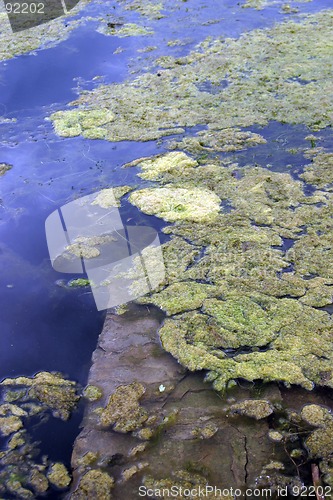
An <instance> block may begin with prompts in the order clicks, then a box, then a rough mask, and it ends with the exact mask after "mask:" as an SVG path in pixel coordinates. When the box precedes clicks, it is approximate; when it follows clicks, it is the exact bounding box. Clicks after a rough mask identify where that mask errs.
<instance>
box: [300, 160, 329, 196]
mask: <svg viewBox="0 0 333 500" xmlns="http://www.w3.org/2000/svg"><path fill="white" fill-rule="evenodd" d="M301 178H302V179H304V180H305V181H306V182H307V183H309V184H313V185H315V186H316V187H318V188H328V187H329V186H330V187H331V190H332V184H333V154H332V153H319V154H317V155H315V156H314V158H313V159H312V163H311V164H310V165H307V166H306V167H305V169H304V173H303V174H301Z"/></svg>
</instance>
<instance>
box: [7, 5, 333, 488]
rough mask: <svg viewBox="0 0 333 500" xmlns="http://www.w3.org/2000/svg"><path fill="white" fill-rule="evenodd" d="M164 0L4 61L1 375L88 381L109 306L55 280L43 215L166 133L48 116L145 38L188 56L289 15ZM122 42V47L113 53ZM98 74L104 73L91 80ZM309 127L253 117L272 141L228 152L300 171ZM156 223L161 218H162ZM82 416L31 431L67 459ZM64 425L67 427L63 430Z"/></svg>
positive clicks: (126, 175) (156, 146)
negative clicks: (55, 121) (112, 25)
mask: <svg viewBox="0 0 333 500" xmlns="http://www.w3.org/2000/svg"><path fill="white" fill-rule="evenodd" d="M217 4H218V6H217ZM165 5H166V10H167V11H168V15H167V16H166V17H165V18H163V19H160V20H158V21H151V23H150V24H151V26H152V28H153V29H155V33H154V34H153V35H149V36H147V37H129V38H118V37H116V36H105V35H103V34H101V33H98V32H97V31H96V28H97V26H98V24H99V23H98V22H97V21H96V20H92V21H89V22H87V23H86V24H84V25H83V26H81V27H79V28H77V29H76V30H74V31H73V32H72V34H71V35H70V37H69V38H68V39H67V40H66V41H64V42H61V43H59V45H57V46H55V47H52V48H48V49H45V50H38V51H36V52H35V53H33V54H26V55H22V56H19V57H16V58H14V59H11V60H9V61H6V62H3V63H1V64H0V111H1V114H2V115H3V117H5V118H7V119H8V118H9V119H12V118H14V119H16V121H15V122H12V123H2V124H1V125H0V162H7V163H9V164H11V165H13V168H12V170H11V171H9V172H7V173H6V175H5V176H4V177H3V178H1V179H0V198H1V206H0V303H1V335H0V379H2V378H4V377H7V376H11V377H12V376H17V375H26V376H31V375H33V374H35V373H36V372H38V371H41V370H48V371H52V370H54V371H61V372H63V373H64V374H66V375H68V377H70V378H72V379H74V380H77V381H78V382H79V383H80V384H82V385H85V383H86V379H87V374H88V370H89V367H90V361H91V354H92V351H93V350H94V348H95V345H96V341H97V337H98V335H99V333H100V331H101V329H102V325H103V321H104V317H105V313H104V312H98V311H97V310H96V307H95V303H94V300H93V297H92V294H91V292H90V290H89V289H88V290H87V289H68V288H62V287H59V286H57V285H56V281H57V280H61V279H65V280H70V279H71V278H75V277H78V275H68V274H66V275H62V274H60V273H57V272H55V271H54V270H53V269H52V267H51V265H50V261H49V258H48V250H47V245H46V238H45V229H44V222H45V219H46V218H47V216H48V215H49V214H50V213H51V212H52V211H53V210H55V209H56V208H58V207H60V206H61V205H63V204H65V203H68V202H69V201H71V200H73V199H75V198H76V197H79V196H83V195H85V194H89V193H91V192H94V191H97V190H100V189H103V188H105V187H114V186H118V185H124V184H129V185H134V184H138V182H139V179H138V177H136V173H137V170H136V168H131V169H121V166H122V165H123V164H124V163H126V162H129V161H131V160H133V159H135V158H139V157H141V156H150V155H153V154H156V153H158V152H161V151H163V150H165V147H164V142H165V141H160V142H159V143H156V142H154V141H152V142H146V143H132V142H119V143H109V142H105V141H99V140H94V141H89V140H85V139H82V138H71V139H60V138H59V137H56V136H55V135H54V133H53V131H52V126H51V123H50V122H48V121H46V120H45V117H46V116H48V115H50V113H51V112H53V111H56V110H58V109H63V108H64V106H65V104H67V103H68V102H69V101H71V100H73V99H75V98H76V96H77V90H78V89H91V88H93V87H94V86H95V85H97V84H99V83H100V81H104V82H107V83H110V82H121V81H123V80H124V79H125V78H126V77H127V76H128V75H129V74H130V72H132V71H134V72H139V71H145V70H146V69H148V68H149V67H150V65H151V57H152V56H150V55H149V53H147V54H142V53H138V52H137V50H138V49H140V48H144V47H145V46H156V50H155V51H154V52H153V58H156V57H157V56H158V55H177V56H181V55H184V54H186V53H188V51H189V50H191V49H192V48H193V47H194V45H195V44H197V43H198V42H200V41H202V40H203V39H204V38H206V37H208V36H217V35H218V36H225V37H230V36H233V37H237V36H239V35H241V33H244V32H245V31H249V30H252V29H254V28H263V27H268V26H271V25H272V24H273V22H274V21H280V20H282V19H285V18H286V16H285V15H284V14H281V13H280V12H279V8H278V6H272V7H270V8H267V9H265V10H263V11H256V10H254V9H241V8H240V6H238V5H237V2H234V1H232V0H225V1H223V2H214V1H213V0H192V1H191V2H176V1H175V2H172V1H171V0H170V1H168V2H166V4H165ZM299 7H300V9H301V12H302V13H306V12H314V11H318V10H321V9H323V8H328V7H331V1H330V0H320V1H319V0H318V1H314V2H310V3H304V4H303V3H301V4H299ZM80 15H81V16H85V15H91V16H96V15H99V16H101V17H105V16H107V15H109V16H113V17H116V16H118V17H120V18H121V17H123V18H126V22H135V21H136V20H137V19H139V14H137V13H135V12H128V11H124V10H122V8H121V7H120V6H117V8H116V9H114V5H113V3H111V2H105V3H104V4H103V5H101V4H100V3H98V2H92V3H91V4H90V5H88V6H87V7H86V8H85V9H84V10H83V11H82V12H81V13H80ZM170 39H180V40H181V41H183V42H184V43H183V45H178V46H174V47H171V46H169V45H168V44H167V42H168V40H170ZM118 47H121V48H122V51H121V52H119V53H116V54H115V53H114V52H115V51H116V49H117V48H118ZM95 76H100V77H101V79H102V80H98V81H97V83H96V81H94V80H93V78H94V77H95ZM251 130H252V131H255V129H254V128H253V127H252V128H251ZM304 131H305V129H304V128H303V127H290V126H286V125H281V124H274V123H273V124H270V125H269V126H268V127H266V128H265V129H262V128H261V129H259V128H258V132H259V133H261V134H262V135H263V136H264V137H265V138H267V139H268V142H267V144H266V145H260V146H257V147H255V148H252V149H250V150H247V151H246V152H240V153H238V154H237V155H231V157H233V156H234V159H235V160H236V161H237V162H238V163H239V164H240V166H242V165H245V164H247V163H249V162H251V163H252V164H255V163H258V164H262V163H264V162H265V163H272V164H273V163H274V167H273V168H274V170H276V171H284V170H286V169H287V171H290V172H292V173H293V174H295V175H296V176H297V175H298V174H299V173H300V166H301V165H302V164H304V158H303V155H302V154H301V153H299V152H297V148H299V147H304V143H303V142H304ZM192 133H194V131H192ZM320 135H321V136H322V137H323V139H322V141H326V142H325V145H326V144H328V145H331V142H332V139H331V135H330V133H329V132H325V131H324V132H323V133H321V134H320ZM302 141H303V142H302ZM320 145H322V144H320ZM288 149H289V151H288ZM292 149H293V150H294V151H290V150H292ZM228 156H229V157H230V155H228ZM121 210H122V211H121V214H122V217H123V220H124V221H125V220H127V219H128V218H131V219H132V221H134V222H133V223H134V224H136V223H137V224H139V223H141V224H147V225H148V224H152V218H149V217H148V216H145V217H144V216H143V215H142V214H140V213H139V211H137V210H134V208H133V207H131V208H130V207H129V206H128V205H124V206H123V207H122V209H121ZM154 225H155V226H156V227H157V228H160V227H161V223H160V221H158V220H157V219H155V220H154ZM287 247H288V242H287V243H286V248H287ZM80 420H81V412H79V413H77V414H76V415H75V416H74V418H73V419H72V420H71V421H70V422H69V423H62V422H59V421H55V420H54V421H53V420H50V421H49V422H48V424H47V425H45V426H44V427H43V426H38V427H37V428H33V434H34V437H35V438H36V439H37V440H41V441H42V443H43V445H42V452H43V453H47V454H49V455H50V456H51V458H52V459H53V460H58V459H59V460H60V459H61V460H65V462H67V463H69V459H70V453H71V446H72V443H73V440H74V437H75V435H76V434H77V432H78V426H79V422H80ZM59 435H61V436H63V438H62V440H60V441H59V439H58V436H59ZM50 498H51V496H50Z"/></svg>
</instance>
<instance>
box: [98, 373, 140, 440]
mask: <svg viewBox="0 0 333 500" xmlns="http://www.w3.org/2000/svg"><path fill="white" fill-rule="evenodd" d="M144 393H145V388H144V387H143V385H142V384H139V383H137V382H133V383H132V384H129V385H120V386H119V387H117V389H116V391H115V392H114V393H113V394H112V395H111V396H110V398H109V401H108V404H107V405H106V407H105V408H104V410H103V411H102V412H101V416H100V422H101V425H102V426H103V427H108V426H110V425H113V428H114V430H115V431H118V432H130V431H134V430H136V429H139V428H140V427H141V426H142V424H143V423H144V422H145V421H146V420H147V418H148V413H147V411H146V410H145V409H144V408H143V407H142V406H140V404H139V400H140V398H141V397H142V396H143V394H144Z"/></svg>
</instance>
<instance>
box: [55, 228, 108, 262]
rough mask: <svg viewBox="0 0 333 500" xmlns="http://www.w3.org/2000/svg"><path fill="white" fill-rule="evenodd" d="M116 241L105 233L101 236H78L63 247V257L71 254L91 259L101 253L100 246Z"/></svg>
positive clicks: (69, 257) (68, 257)
mask: <svg viewBox="0 0 333 500" xmlns="http://www.w3.org/2000/svg"><path fill="white" fill-rule="evenodd" d="M112 241H117V240H116V238H115V237H114V236H112V235H109V234H106V235H103V236H78V237H77V238H75V239H74V240H73V243H72V244H71V245H68V246H67V247H66V248H65V251H66V252H65V253H64V254H63V255H64V258H67V259H71V257H72V256H73V255H75V256H76V257H84V258H86V259H93V258H94V257H98V256H99V255H100V253H101V251H100V248H98V247H100V246H102V245H106V244H108V243H111V242H112Z"/></svg>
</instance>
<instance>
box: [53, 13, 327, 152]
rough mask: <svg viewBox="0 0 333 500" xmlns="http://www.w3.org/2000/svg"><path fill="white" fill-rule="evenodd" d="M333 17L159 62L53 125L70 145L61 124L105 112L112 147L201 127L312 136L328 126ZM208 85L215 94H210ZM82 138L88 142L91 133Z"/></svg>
mask: <svg viewBox="0 0 333 500" xmlns="http://www.w3.org/2000/svg"><path fill="white" fill-rule="evenodd" d="M332 17H333V13H332V10H327V11H323V12H320V13H318V14H314V15H309V16H307V17H306V18H305V19H304V20H303V21H302V22H300V23H295V22H292V21H289V22H284V23H281V24H276V25H275V26H274V27H273V28H270V29H261V30H254V31H251V32H249V33H244V34H243V35H242V36H241V37H240V38H239V39H231V38H227V39H215V40H212V39H207V40H205V41H204V42H202V43H201V44H200V45H198V46H197V48H196V49H195V50H194V51H192V52H190V53H189V54H188V55H187V56H185V57H182V58H172V57H169V56H168V57H161V58H159V59H158V60H156V65H159V66H161V67H162V69H161V70H160V71H159V72H158V73H145V74H141V75H140V76H137V77H133V79H131V80H128V81H126V82H124V83H120V84H112V85H101V86H100V87H98V88H96V89H94V90H92V91H90V92H85V93H84V94H82V95H81V96H80V97H79V99H78V100H77V101H75V102H73V103H72V105H75V106H77V107H76V108H75V109H72V110H70V111H65V112H62V113H63V114H62V115H59V114H57V113H55V114H54V115H52V116H51V120H52V121H53V122H54V125H55V127H57V128H58V131H60V132H61V134H62V135H64V136H66V134H67V136H68V137H70V136H72V134H73V133H74V134H77V133H78V132H79V127H78V126H77V124H76V125H75V126H74V127H65V128H62V127H60V126H59V123H58V124H57V120H58V119H59V117H60V116H61V120H65V116H66V114H67V113H68V117H69V119H73V116H74V114H75V113H77V114H78V115H79V114H80V113H82V112H90V110H96V109H98V108H100V109H104V110H105V109H107V110H109V111H110V112H111V113H112V114H113V115H114V116H115V119H114V120H111V121H108V122H107V123H105V124H103V125H101V127H98V128H102V129H103V131H104V132H103V134H104V136H105V139H107V140H110V141H120V140H152V139H157V138H159V137H163V136H167V135H170V134H171V133H174V134H176V133H179V132H180V131H181V130H183V127H190V126H195V125H198V124H202V125H208V126H209V128H210V129H211V130H213V131H215V132H214V133H216V134H218V133H219V131H223V130H225V129H230V128H234V127H236V128H239V127H249V126H251V125H253V124H261V125H265V124H267V123H268V122H269V121H270V120H276V121H280V122H286V123H291V124H294V123H301V124H305V125H307V126H308V127H310V128H312V129H313V130H319V129H321V128H324V127H327V126H330V125H331V124H332V111H333V107H332V106H333V105H332V102H331V99H330V97H329V96H330V88H331V82H332V77H333V63H332V57H331V52H332V47H331V44H330V42H328V40H332V38H333V37H332V34H333V33H332V32H333V28H332ZM221 82H226V84H225V85H221ZM207 83H208V84H209V85H210V86H211V87H212V88H214V92H211V91H209V89H208V90H205V89H206V87H207ZM208 87H209V86H208ZM128 103H131V106H129V105H128ZM94 127H95V126H92V127H91V128H92V129H94ZM73 128H74V130H73ZM67 129H68V130H67ZM56 131H57V130H56ZM79 133H81V132H79ZM83 133H84V134H88V135H89V128H88V127H87V128H86V129H85V130H84V131H83V130H82V134H83ZM99 133H100V132H99ZM222 133H223V132H222ZM92 135H94V132H92ZM222 147H223V146H222Z"/></svg>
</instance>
